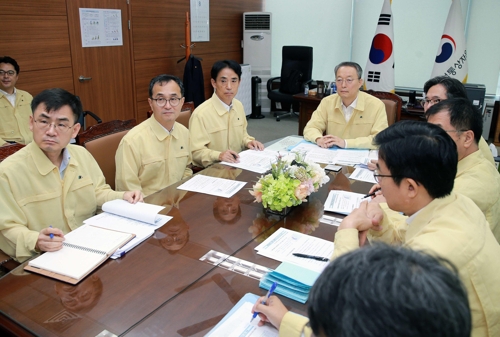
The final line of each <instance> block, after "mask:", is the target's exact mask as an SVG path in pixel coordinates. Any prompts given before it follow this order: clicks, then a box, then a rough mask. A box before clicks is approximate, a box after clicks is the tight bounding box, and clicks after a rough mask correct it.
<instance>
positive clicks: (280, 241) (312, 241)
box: [255, 228, 333, 272]
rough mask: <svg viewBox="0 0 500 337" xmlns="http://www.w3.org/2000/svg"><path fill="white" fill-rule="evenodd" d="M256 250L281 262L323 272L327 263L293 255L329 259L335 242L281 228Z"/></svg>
mask: <svg viewBox="0 0 500 337" xmlns="http://www.w3.org/2000/svg"><path fill="white" fill-rule="evenodd" d="M332 240H333V238H332ZM255 250H256V251H257V254H259V255H263V256H266V257H268V258H270V259H274V260H278V261H281V262H283V261H287V262H290V263H293V264H296V265H299V266H301V267H304V268H307V269H310V270H314V271H318V272H321V271H322V270H323V269H324V268H325V267H326V266H327V265H328V263H327V262H323V261H317V260H313V259H306V258H302V257H297V256H293V253H301V254H306V255H314V256H320V257H326V258H328V259H329V258H330V257H331V256H332V253H333V242H331V241H328V240H323V239H320V238H316V237H314V236H310V235H307V234H302V233H299V232H294V231H292V230H289V229H286V228H280V229H278V230H277V231H276V232H275V233H273V234H272V235H271V236H270V237H269V238H267V239H266V240H265V241H264V242H262V243H261V244H260V245H258V246H257V247H255Z"/></svg>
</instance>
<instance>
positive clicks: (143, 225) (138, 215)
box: [83, 199, 172, 259]
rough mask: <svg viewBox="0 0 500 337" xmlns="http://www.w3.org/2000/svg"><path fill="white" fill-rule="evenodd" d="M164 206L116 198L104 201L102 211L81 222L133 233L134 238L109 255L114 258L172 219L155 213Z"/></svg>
mask: <svg viewBox="0 0 500 337" xmlns="http://www.w3.org/2000/svg"><path fill="white" fill-rule="evenodd" d="M164 208H165V207H163V206H157V205H153V204H147V203H143V202H138V203H136V204H131V203H129V202H128V201H125V200H118V199H117V200H112V201H108V202H106V203H104V205H102V210H103V211H104V212H103V213H100V214H97V215H95V216H93V217H91V218H88V219H87V220H84V221H83V223H84V224H86V225H92V226H97V227H101V228H106V229H112V230H117V231H122V232H127V233H132V234H135V238H134V239H132V240H130V241H129V242H128V243H127V244H126V245H125V246H123V247H120V248H119V249H118V250H117V251H116V252H115V253H114V254H113V255H111V258H112V259H116V258H119V257H121V256H122V254H123V253H125V252H128V251H130V250H131V249H132V248H134V247H135V246H137V245H138V244H140V243H141V242H143V241H145V240H146V239H147V238H149V237H150V236H152V235H153V234H154V231H155V230H156V229H158V228H160V227H161V226H163V225H164V224H166V223H167V222H168V221H169V220H170V219H172V217H171V216H168V215H163V214H157V213H158V212H159V211H161V210H162V209H164Z"/></svg>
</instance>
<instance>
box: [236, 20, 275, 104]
mask: <svg viewBox="0 0 500 337" xmlns="http://www.w3.org/2000/svg"><path fill="white" fill-rule="evenodd" d="M271 36H272V34H271V13H267V12H245V13H243V43H242V47H243V63H246V64H250V65H251V67H252V76H259V77H260V78H261V80H262V82H261V84H260V92H261V95H260V97H261V98H262V101H261V107H262V112H270V111H271V101H270V100H269V99H268V98H267V89H266V84H267V80H268V79H270V78H271V47H272V46H271Z"/></svg>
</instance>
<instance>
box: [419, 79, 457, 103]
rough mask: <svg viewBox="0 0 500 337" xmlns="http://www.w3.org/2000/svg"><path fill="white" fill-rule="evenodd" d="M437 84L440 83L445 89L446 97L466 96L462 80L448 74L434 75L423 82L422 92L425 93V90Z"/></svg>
mask: <svg viewBox="0 0 500 337" xmlns="http://www.w3.org/2000/svg"><path fill="white" fill-rule="evenodd" d="M437 84H441V85H442V86H443V87H444V88H445V89H446V99H449V98H457V97H462V98H467V90H465V86H464V85H463V84H462V82H460V81H459V80H457V79H456V78H451V77H448V76H436V77H434V78H431V79H430V80H428V81H427V82H425V84H424V93H426V94H427V91H429V89H430V88H431V87H433V86H435V85H437Z"/></svg>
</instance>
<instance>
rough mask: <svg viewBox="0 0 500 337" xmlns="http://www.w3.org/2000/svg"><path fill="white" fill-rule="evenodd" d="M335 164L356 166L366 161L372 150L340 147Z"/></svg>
mask: <svg viewBox="0 0 500 337" xmlns="http://www.w3.org/2000/svg"><path fill="white" fill-rule="evenodd" d="M336 152H337V157H336V158H335V164H340V165H347V166H354V165H356V164H361V163H364V162H365V158H366V157H368V155H369V154H370V150H353V149H338V150H336Z"/></svg>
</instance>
